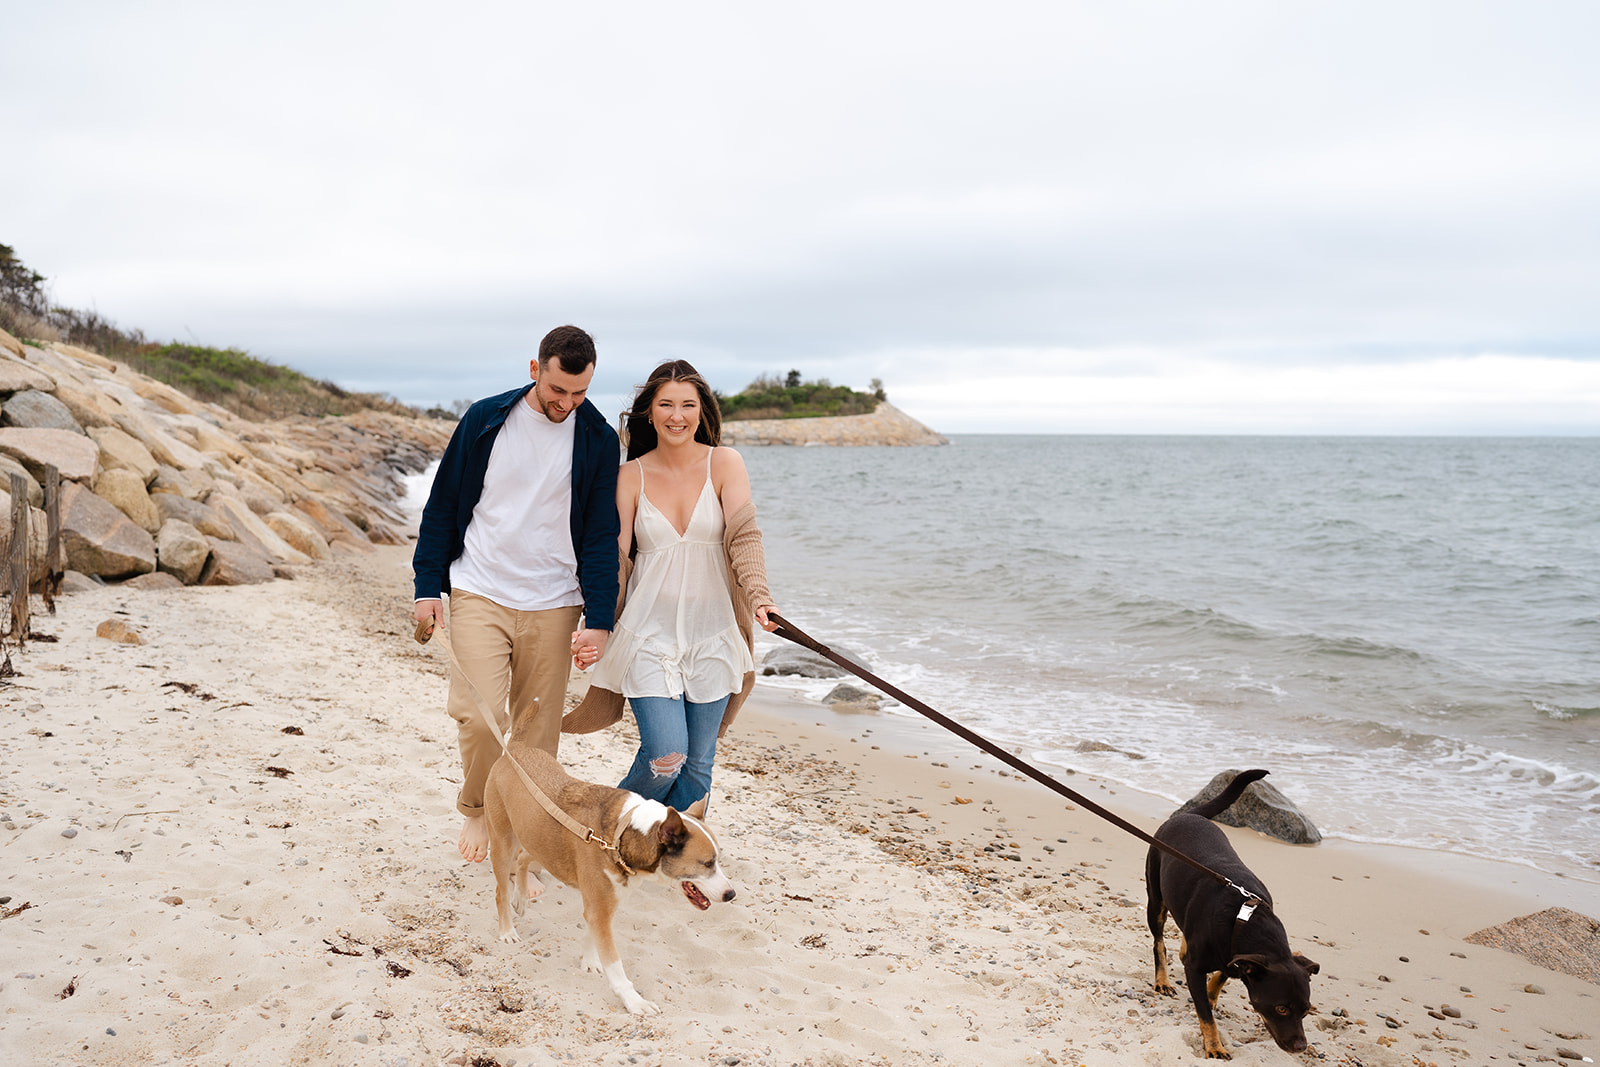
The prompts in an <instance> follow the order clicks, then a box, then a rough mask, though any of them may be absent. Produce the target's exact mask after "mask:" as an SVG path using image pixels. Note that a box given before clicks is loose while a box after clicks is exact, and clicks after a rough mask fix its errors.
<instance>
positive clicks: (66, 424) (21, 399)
mask: <svg viewBox="0 0 1600 1067" xmlns="http://www.w3.org/2000/svg"><path fill="white" fill-rule="evenodd" d="M0 426H21V427H24V428H26V429H33V430H68V431H70V432H72V433H82V432H83V427H82V426H79V425H78V420H77V419H75V418H73V417H72V412H71V411H70V410H68V408H67V405H65V404H63V403H62V402H61V401H59V400H57V399H56V398H55V397H53V396H51V395H50V394H49V393H44V392H40V391H39V390H37V389H24V390H23V391H22V392H20V393H16V394H14V395H13V396H12V397H11V399H9V400H7V401H6V402H5V405H4V407H3V408H0Z"/></svg>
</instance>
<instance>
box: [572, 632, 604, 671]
mask: <svg viewBox="0 0 1600 1067" xmlns="http://www.w3.org/2000/svg"><path fill="white" fill-rule="evenodd" d="M610 637H611V631H610V630H574V631H573V633H572V665H573V666H574V667H576V668H578V669H579V670H580V671H586V670H588V669H589V668H590V667H593V666H594V665H595V664H596V663H599V662H600V657H601V656H603V655H605V654H606V641H607V639H608V638H610Z"/></svg>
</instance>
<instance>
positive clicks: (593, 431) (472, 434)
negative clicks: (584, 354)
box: [411, 382, 622, 630]
mask: <svg viewBox="0 0 1600 1067" xmlns="http://www.w3.org/2000/svg"><path fill="white" fill-rule="evenodd" d="M532 388H533V383H531V382H530V383H528V384H527V385H524V386H523V387H522V388H520V389H513V390H511V391H510V392H508V393H501V394H500V395H499V396H491V397H488V398H486V399H484V400H480V401H478V402H477V403H476V404H473V405H472V407H470V408H468V409H467V413H466V414H465V415H463V416H461V421H460V422H459V423H458V424H457V425H456V432H455V433H454V434H452V435H451V437H450V444H449V445H448V446H446V448H445V450H444V456H443V458H441V459H440V460H439V472H438V474H436V475H434V479H433V491H432V492H430V493H429V494H428V503H427V504H426V505H425V506H424V507H423V509H422V522H421V525H420V527H419V529H418V531H417V550H416V552H415V553H414V554H413V555H412V557H411V569H412V570H413V571H414V572H415V573H416V591H417V599H418V600H423V599H427V598H431V597H437V596H439V595H440V594H441V593H447V592H449V591H450V564H451V563H452V562H453V561H454V560H455V559H456V558H457V557H458V556H460V555H461V547H462V542H463V539H464V538H465V537H466V533H467V524H468V523H470V522H471V521H472V509H473V508H475V507H477V505H478V498H479V497H480V496H482V495H483V474H484V471H486V470H487V469H488V467H489V452H490V450H491V449H492V448H493V447H494V439H495V437H496V436H497V435H498V434H499V433H500V428H501V427H502V426H504V425H505V423H506V416H507V415H509V414H510V413H511V407H512V405H513V404H518V403H521V401H522V398H523V397H524V396H525V395H527V392H528V390H529V389H532ZM569 417H570V418H572V419H575V420H576V422H577V425H576V426H575V427H574V429H573V435H572V548H573V553H574V554H575V555H576V556H577V559H578V585H579V587H580V588H581V589H582V590H583V615H584V624H585V625H586V626H588V627H590V628H591V629H595V630H609V629H611V628H612V625H613V623H615V621H616V613H617V533H618V531H619V530H620V526H621V524H620V522H619V521H618V519H617V468H618V467H619V466H620V457H621V451H622V450H621V446H620V445H619V444H618V442H617V431H615V430H613V429H612V428H611V427H610V426H608V425H606V420H605V419H604V418H603V417H602V416H601V414H600V412H599V410H598V409H596V408H595V406H594V405H593V404H591V403H590V402H589V401H587V400H585V401H584V402H583V403H582V404H580V405H578V408H577V410H576V411H574V412H573V413H572V414H571V416H569Z"/></svg>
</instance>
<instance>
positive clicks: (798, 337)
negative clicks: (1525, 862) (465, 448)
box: [0, 2, 1600, 432]
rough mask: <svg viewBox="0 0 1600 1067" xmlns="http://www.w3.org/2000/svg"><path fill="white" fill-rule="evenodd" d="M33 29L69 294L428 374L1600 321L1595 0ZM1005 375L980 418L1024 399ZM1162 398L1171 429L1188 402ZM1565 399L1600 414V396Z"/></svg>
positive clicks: (318, 16)
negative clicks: (1586, 403)
mask: <svg viewBox="0 0 1600 1067" xmlns="http://www.w3.org/2000/svg"><path fill="white" fill-rule="evenodd" d="M7 21H8V28H9V29H10V30H11V33H10V34H9V36H11V37H12V38H13V39H14V40H15V41H16V42H18V47H16V48H15V49H14V55H15V57H16V59H15V61H14V62H13V64H12V65H11V67H10V68H9V69H8V73H7V74H6V75H5V78H6V80H7V82H8V83H9V89H8V95H12V96H13V97H23V98H25V103H26V106H24V107H20V108H14V109H12V112H13V119H12V123H11V127H12V131H11V132H12V139H13V143H14V144H18V145H20V146H22V147H23V149H24V150H23V151H22V152H20V153H19V156H20V159H21V161H22V162H21V163H20V165H18V166H14V167H11V168H8V169H7V171H6V172H4V173H3V174H0V202H3V203H5V204H7V205H12V206H14V205H25V206H26V209H25V210H20V211H18V210H12V211H8V212H6V221H5V232H4V233H0V240H4V241H5V242H6V243H8V244H11V245H13V246H14V247H16V248H17V249H18V251H19V253H20V254H21V255H22V256H23V257H24V259H26V260H27V261H28V262H29V263H30V265H32V266H34V267H35V268H36V269H39V270H42V271H44V272H45V273H46V274H48V275H50V276H51V278H52V279H53V284H54V291H55V294H56V296H57V298H58V299H59V300H61V301H62V302H64V303H71V304H74V305H77V306H94V307H96V308H97V309H98V310H100V311H101V312H102V313H104V314H107V315H108V316H110V317H112V318H113V319H115V320H117V321H119V322H121V323H123V324H124V325H129V326H139V327H142V328H143V329H145V330H146V331H147V332H148V333H151V334H153V335H155V336H158V337H163V336H174V337H187V336H191V335H192V336H196V337H198V338H200V339H202V340H204V341H206V342H207V343H213V344H232V345H238V346H241V347H245V348H248V349H250V350H251V351H253V352H255V353H256V354H258V355H262V356H265V357H267V358H272V359H275V360H278V361H280V362H285V363H289V364H291V365H294V366H297V367H299V368H301V369H303V370H306V371H307V372H309V373H312V374H315V375H317V376H320V377H327V378H332V379H334V380H336V381H339V382H340V383H341V384H346V385H348V386H350V387H353V388H363V389H377V390H380V391H386V392H392V393H395V394H396V395H399V396H400V397H401V398H402V399H406V400H409V401H414V402H421V403H432V402H436V401H443V400H449V399H454V398H455V397H457V396H468V395H481V394H483V393H486V392H490V391H494V390H497V389H499V388H505V387H506V386H508V385H509V384H512V383H514V382H515V381H516V380H518V379H519V378H520V377H521V376H522V374H523V369H522V368H524V367H525V364H526V358H527V353H528V352H529V351H530V349H531V348H532V346H533V345H534V343H536V341H537V337H538V336H539V335H540V334H542V333H543V331H544V330H545V329H547V328H548V327H549V326H551V325H554V324H556V323H558V322H564V321H574V322H578V323H580V324H583V325H585V326H588V327H590V328H591V329H593V330H594V332H595V333H596V335H597V337H599V338H600V339H601V342H602V353H603V355H602V376H601V378H600V379H599V380H598V381H597V389H604V390H606V391H614V392H617V393H621V392H623V391H625V390H626V389H627V388H628V386H629V384H630V383H631V382H632V381H634V380H636V379H637V378H639V377H641V376H642V375H643V373H644V371H645V370H647V369H648V366H649V365H650V363H651V362H653V361H654V360H656V359H659V358H667V357H682V358H689V359H692V360H695V361H696V362H697V363H701V364H703V365H704V368H705V369H706V370H707V371H708V373H712V374H713V378H714V380H715V381H717V384H718V385H719V386H723V387H725V388H737V387H739V386H741V385H742V384H744V382H746V381H748V380H749V379H750V378H751V377H753V376H754V375H755V374H756V373H760V372H762V371H769V370H783V369H787V368H788V367H791V366H796V367H800V368H802V369H803V370H805V371H806V373H807V374H826V375H828V376H830V377H832V378H833V379H834V380H836V381H846V382H852V383H855V384H864V383H865V381H866V380H867V378H869V377H882V378H884V379H885V380H886V381H888V382H889V383H890V385H891V393H892V394H893V393H894V392H895V389H894V387H895V385H896V384H897V383H899V384H901V385H903V386H905V387H907V388H908V389H909V388H910V387H912V386H917V387H921V386H924V385H926V386H928V387H930V388H933V389H935V390H937V389H938V388H939V387H940V386H941V385H946V386H956V385H959V383H960V381H961V380H962V378H963V376H970V375H971V373H972V371H973V368H974V361H975V360H978V359H981V360H982V367H983V368H984V369H985V371H987V372H989V373H992V374H1002V375H1010V376H1012V378H1013V379H1015V380H1016V381H1019V382H1020V381H1022V380H1024V379H1027V380H1030V381H1032V380H1035V379H1036V378H1037V377H1038V376H1039V375H1043V376H1044V377H1045V378H1050V377H1052V376H1053V377H1054V379H1055V380H1056V381H1057V382H1058V389H1059V390H1060V391H1061V392H1062V393H1063V394H1065V393H1066V392H1068V391H1070V390H1071V389H1073V388H1075V387H1076V386H1075V383H1077V382H1079V381H1080V380H1082V379H1085V378H1091V379H1092V378H1095V377H1101V378H1104V377H1119V376H1124V377H1125V376H1128V375H1130V374H1134V373H1135V372H1138V371H1139V370H1140V368H1155V369H1158V370H1159V371H1160V372H1161V373H1162V374H1165V375H1168V376H1173V375H1178V376H1180V377H1181V372H1182V369H1183V368H1184V367H1190V368H1195V367H1202V366H1203V367H1205V368H1206V369H1207V372H1208V374H1211V375H1215V376H1220V377H1228V376H1230V375H1236V376H1239V378H1240V379H1241V380H1247V379H1248V378H1249V376H1250V375H1252V374H1253V373H1255V371H1254V370H1253V368H1261V367H1268V368H1277V369H1282V368H1291V367H1296V366H1303V367H1309V368H1322V369H1327V368H1344V369H1345V370H1346V371H1347V372H1348V379H1347V380H1348V381H1350V382H1352V383H1359V382H1360V381H1361V380H1362V377H1361V376H1362V375H1364V374H1368V373H1370V371H1369V369H1370V368H1381V367H1386V366H1394V365H1403V364H1407V363H1417V364H1421V363H1424V362H1426V361H1429V360H1437V359H1441V358H1449V357H1471V356H1476V355H1482V354H1486V353H1493V354H1502V355H1508V356H1512V357H1518V358H1525V359H1529V360H1531V361H1532V362H1528V363H1526V364H1525V366H1526V367H1527V368H1529V371H1530V373H1533V372H1534V371H1538V372H1539V373H1553V372H1552V371H1551V370H1550V368H1552V367H1556V368H1559V367H1560V366H1564V365H1565V364H1567V363H1578V364H1581V365H1592V364H1593V362H1594V361H1595V360H1596V358H1597V353H1600V344H1597V341H1600V313H1597V312H1596V311H1595V310H1594V307H1593V306H1592V305H1595V303H1596V302H1595V301H1594V300H1593V299H1592V289H1593V279H1594V278H1596V277H1600V192H1597V190H1600V136H1596V135H1597V133H1600V129H1597V127H1600V84H1597V83H1600V74H1597V73H1596V71H1595V67H1594V64H1593V63H1592V62H1591V61H1590V58H1589V57H1588V56H1587V55H1585V54H1583V53H1584V50H1585V49H1584V45H1583V42H1585V41H1592V40H1594V39H1595V37H1596V33H1595V31H1596V30H1600V25H1597V23H1600V17H1597V15H1596V13H1595V11H1594V9H1593V8H1592V7H1591V6H1589V5H1585V4H1578V3H1556V4H1550V5H1541V6H1540V7H1539V8H1538V9H1537V11H1519V10H1513V9H1509V8H1505V7H1501V6H1495V5H1482V6H1464V5H1449V6H1448V7H1446V6H1444V5H1440V4H1433V3H1401V4H1361V3H1349V4H1309V5H1295V6H1294V7H1292V8H1285V7H1283V6H1282V5H1277V4H1271V3H1245V2H1240V3H1231V4H1222V5H1216V6H1212V5H1208V6H1206V7H1205V8H1200V7H1196V6H1194V5H1186V4H1178V3H1170V4H1167V3H1158V4H1133V5H1121V6H1118V7H1115V8H1106V7H1104V6H1102V5H1089V4H1043V3H1018V4H1008V5H1001V6H999V7H994V8H991V9H985V10H984V12H983V14H982V15H981V16H979V15H978V14H977V13H976V10H975V9H972V8H970V6H966V5H954V4H949V5H945V4H917V5H910V4H905V5H897V4H890V5H867V6H862V5H848V6H847V5H830V4H820V5H808V6H807V7H806V9H805V10H804V11H778V10H766V9H758V8H751V7H748V6H744V7H741V6H734V5H722V4H696V3H688V4H684V5H674V6H673V7H672V8H671V9H670V10H668V9H666V8H662V7H660V6H652V5H645V4H628V3H622V4H617V5H607V6H606V7H605V8H603V9H600V8H596V9H593V10H590V9H582V10H562V11H547V10H539V9H534V8H529V7H527V6H525V5H510V4H507V5H499V6H497V5H490V6H485V7H479V8H473V9H472V10H471V11H470V12H465V13H458V14H445V13H444V12H442V11H440V10H439V9H437V8H425V7H422V6H420V5H418V6H406V5H393V4H381V5H380V4H375V3H333V4H317V5H312V4H297V3H289V4H283V5H275V6H274V7H273V8H272V9H270V10H268V9H259V10H244V9H239V10H235V9H233V8H231V7H230V8H223V7H220V6H217V5H204V4H177V5H170V4H164V5H159V6H153V7H143V6H140V7H134V6H132V5H122V4H113V3H107V4H103V5H98V6H95V10H94V11H93V14H92V17H84V14H83V11H82V8H80V7H78V6H75V7H74V8H73V9H72V11H70V12H69V11H57V10H55V9H53V8H50V7H48V6H40V7H35V8H30V9H27V10H24V11H22V12H18V13H14V15H8V20H7ZM1067 354H1070V355H1067ZM1551 358H1553V359H1555V361H1556V362H1555V363H1550V362H1548V360H1549V359H1551ZM1368 380H1370V381H1374V382H1375V381H1377V380H1378V379H1375V378H1374V379H1368ZM1510 381H1511V383H1512V384H1515V385H1517V386H1518V388H1531V387H1532V384H1536V383H1530V382H1528V381H1524V380H1522V379H1520V378H1518V376H1515V375H1513V376H1512V377H1511V379H1510ZM1580 381H1583V382H1586V381H1588V379H1582V378H1580ZM1351 388H1352V390H1354V391H1356V392H1359V391H1360V386H1359V384H1352V386H1351ZM1039 391H1040V387H1038V386H1037V385H1036V386H1034V392H1039ZM1006 392H1007V391H1006V390H1004V389H1002V390H998V391H997V395H999V396H1000V397H1002V399H997V400H995V401H993V403H992V405H991V406H989V407H984V408H982V411H981V412H980V413H979V414H978V415H977V416H975V417H976V418H977V419H978V423H977V427H976V428H984V427H986V426H987V427H992V428H997V429H998V428H1002V427H1008V426H1013V425H1015V420H1013V419H1011V418H1010V417H1009V416H1008V413H1007V411H1006V409H1005V407H1004V404H1005V403H1006V401H1005V400H1004V399H1003V397H1004V395H1005V393H1006ZM1245 392H1246V391H1245V390H1243V389H1241V390H1238V393H1239V394H1240V395H1241V397H1243V396H1244V394H1245ZM910 395H919V394H916V393H915V392H912V393H910ZM1580 395H1587V394H1582V393H1581V391H1580ZM1530 397H1531V394H1530ZM1519 398H1520V399H1519ZM1316 399H1317V398H1316V397H1310V398H1308V404H1309V406H1308V407H1307V409H1306V410H1307V412H1308V415H1307V417H1308V418H1311V417H1312V416H1313V415H1314V414H1315V411H1316V408H1315V405H1314V403H1310V402H1312V401H1315V400H1316ZM1129 403H1130V404H1133V405H1134V406H1132V407H1130V408H1129V409H1128V411H1129V414H1128V416H1127V418H1128V419H1129V422H1128V426H1129V428H1130V429H1137V428H1141V427H1142V425H1143V422H1142V421H1141V419H1144V420H1145V421H1149V420H1150V419H1154V420H1159V419H1160V418H1161V417H1162V412H1160V411H1153V412H1152V413H1150V414H1149V415H1148V416H1140V415H1139V414H1138V412H1137V410H1136V409H1137V405H1136V404H1135V403H1134V401H1133V400H1132V399H1131V398H1130V401H1129ZM1240 403H1248V401H1247V400H1244V399H1241V401H1240ZM1597 403H1600V400H1597ZM1527 405H1532V408H1531V409H1530V408H1528V406H1527ZM980 407H981V405H980ZM1513 408H1515V409H1516V411H1517V412H1518V414H1517V415H1516V420H1517V425H1518V426H1524V425H1527V424H1528V421H1529V418H1530V416H1528V415H1527V413H1526V412H1527V410H1534V411H1535V412H1536V411H1537V402H1536V400H1535V399H1531V398H1522V397H1521V394H1518V395H1517V396H1508V397H1507V408H1506V410H1508V411H1510V410H1512V409H1513ZM973 410H977V409H976V408H975V409H973ZM1060 410H1061V412H1062V415H1061V419H1060V422H1059V426H1060V428H1063V429H1070V428H1072V426H1073V425H1074V423H1073V421H1072V418H1073V416H1072V414H1071V412H1070V411H1069V409H1067V408H1062V409H1060ZM963 417H965V416H963ZM1386 417H1387V418H1389V420H1390V421H1389V423H1388V424H1387V425H1389V426H1390V428H1391V429H1393V430H1395V431H1397V432H1405V431H1407V429H1408V426H1409V424H1408V422H1407V417H1406V413H1405V411H1404V410H1395V411H1392V412H1389V413H1388V414H1387V415H1386ZM1420 418H1421V416H1420V415H1419V419H1420ZM1561 418H1562V419H1563V420H1565V421H1563V422H1562V423H1561V425H1562V426H1563V427H1565V428H1566V429H1565V430H1564V432H1573V431H1572V430H1571V429H1570V428H1571V427H1572V426H1576V427H1577V428H1578V430H1579V431H1582V430H1583V429H1584V427H1585V426H1587V427H1588V432H1600V407H1597V408H1596V409H1594V410H1591V411H1590V412H1589V414H1588V416H1587V419H1588V421H1587V422H1585V416H1584V415H1583V413H1582V409H1580V411H1579V414H1578V416H1577V417H1576V420H1575V421H1574V419H1573V418H1572V417H1571V416H1570V413H1563V415H1562V416H1561ZM1533 420H1534V421H1535V422H1537V417H1536V415H1535V416H1533ZM1229 424H1230V423H1229V422H1228V413H1227V411H1225V410H1223V411H1221V413H1220V414H1218V415H1217V416H1216V417H1215V422H1214V425H1215V426H1216V427H1218V428H1226V427H1227V426H1228V425H1229ZM1038 425H1041V426H1045V427H1048V426H1049V425H1050V422H1049V417H1048V416H1047V415H1042V416H1040V417H1039V422H1038ZM1363 425H1366V424H1363ZM1463 425H1475V426H1478V427H1480V428H1481V429H1482V430H1484V432H1500V431H1501V430H1503V429H1504V428H1505V426H1506V425H1509V423H1506V422H1502V421H1497V419H1496V415H1495V411H1494V409H1493V408H1492V407H1489V408H1474V409H1473V412H1472V415H1471V420H1470V421H1469V422H1468V423H1464V424H1463Z"/></svg>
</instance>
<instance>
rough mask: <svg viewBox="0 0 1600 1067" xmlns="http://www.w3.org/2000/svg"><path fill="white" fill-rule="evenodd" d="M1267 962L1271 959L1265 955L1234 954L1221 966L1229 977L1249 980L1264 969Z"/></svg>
mask: <svg viewBox="0 0 1600 1067" xmlns="http://www.w3.org/2000/svg"><path fill="white" fill-rule="evenodd" d="M1269 962H1271V961H1270V960H1268V959H1267V957H1265V956H1258V955H1254V954H1251V955H1247V956H1235V957H1233V959H1231V960H1229V961H1228V965H1227V966H1226V967H1224V968H1223V973H1224V974H1226V975H1227V976H1228V977H1229V978H1242V979H1244V980H1245V981H1246V982H1249V981H1252V980H1254V979H1255V978H1256V977H1257V976H1258V975H1260V974H1261V973H1262V972H1263V971H1265V970H1266V969H1267V964H1268V963H1269Z"/></svg>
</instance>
